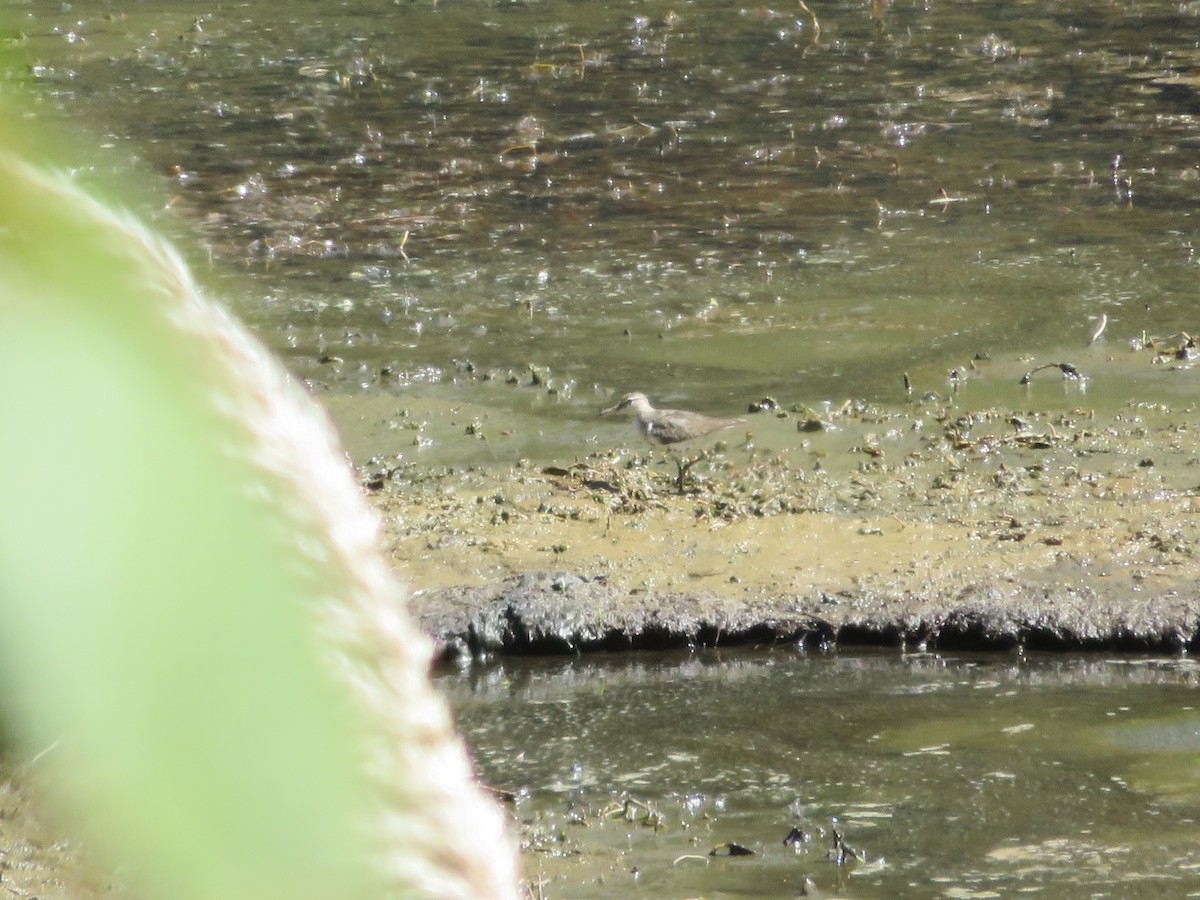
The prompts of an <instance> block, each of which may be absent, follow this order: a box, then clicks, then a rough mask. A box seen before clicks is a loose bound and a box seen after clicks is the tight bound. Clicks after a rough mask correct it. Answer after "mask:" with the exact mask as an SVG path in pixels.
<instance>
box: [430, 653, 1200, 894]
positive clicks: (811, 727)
mask: <svg viewBox="0 0 1200 900" xmlns="http://www.w3.org/2000/svg"><path fill="white" fill-rule="evenodd" d="M1198 683H1200V669H1198V668H1197V666H1196V665H1195V663H1194V662H1193V661H1191V660H1187V659H1176V660H1150V659H1141V660H1139V659H1097V658H1094V657H1093V658H1079V657H1072V658H1064V657H1060V656H1056V657H1039V656H1030V657H1025V658H1020V657H1012V656H946V655H932V654H914V655H905V656H901V655H897V654H895V653H878V654H845V653H837V654H829V655H804V654H798V653H796V652H794V651H792V650H788V649H782V650H776V651H774V652H770V653H767V652H750V651H745V652H735V653H722V652H704V653H697V654H689V655H661V656H658V655H654V656H649V655H638V656H635V657H633V658H629V657H617V658H607V659H606V658H599V659H597V658H592V659H588V660H586V661H582V660H565V661H525V660H508V661H504V662H502V663H498V664H496V665H494V666H489V667H486V668H482V669H477V670H472V671H471V672H470V673H469V675H468V676H466V677H462V676H458V675H451V676H446V677H444V678H443V680H442V682H441V684H442V686H443V688H444V689H445V690H446V691H447V692H448V693H449V694H450V696H451V698H452V700H453V702H454V704H455V706H456V709H457V717H458V721H459V723H460V725H461V727H462V728H463V729H464V730H465V732H466V734H467V737H468V742H469V743H470V744H471V746H472V747H473V749H474V754H475V758H476V760H477V763H478V765H479V767H480V769H481V772H482V775H483V777H484V779H485V781H487V782H488V783H490V784H492V785H494V786H496V787H499V788H504V789H508V790H513V791H516V792H518V793H519V796H520V799H519V801H518V803H517V805H516V809H515V814H514V815H515V819H516V820H518V821H520V822H522V823H524V826H523V828H524V831H523V833H524V836H525V838H526V840H527V841H528V842H529V844H530V845H531V849H530V850H529V852H527V854H526V869H527V873H526V874H527V876H528V877H529V878H530V880H531V881H536V880H538V879H543V880H545V882H546V883H545V885H544V889H545V895H546V896H548V897H601V896H614V895H625V894H630V893H636V894H637V896H643V897H684V896H697V895H703V896H708V897H722V896H763V897H768V896H769V897H783V896H797V895H799V894H800V892H801V890H803V889H807V890H808V891H809V896H818V897H820V896H834V895H836V896H847V897H898V896H912V897H928V896H943V897H1011V896H1016V895H1019V894H1033V895H1035V896H1053V897H1138V896H1142V897H1152V896H1174V897H1183V896H1194V895H1195V894H1196V893H1197V892H1200V851H1198V850H1197V849H1196V845H1195V835H1196V827H1197V826H1196V817H1197V814H1198V813H1200V789H1198V788H1197V784H1198V782H1197V781H1196V779H1195V774H1196V772H1195V768H1196V752H1197V750H1198V749H1200V710H1198V709H1197V707H1196V693H1195V692H1196V686H1197V684H1198ZM627 798H632V799H634V800H636V801H637V803H639V804H645V806H638V805H636V804H634V805H630V806H629V807H628V809H629V813H628V816H627V815H626V814H625V809H626V802H625V801H626V799H627ZM646 807H649V808H650V809H651V810H653V811H654V813H655V814H656V815H657V817H658V819H659V827H658V828H657V829H655V828H654V827H652V825H649V824H645V823H643V822H642V820H643V819H644V818H645V817H646V815H647V813H646ZM631 820H632V821H631ZM793 827H796V828H799V829H801V830H802V831H804V833H805V834H806V835H808V836H809V839H808V841H807V842H806V843H804V844H803V845H802V846H801V848H800V849H799V850H794V849H792V848H785V847H784V846H783V840H784V838H785V837H786V836H787V835H788V833H789V831H790V829H792V828H793ZM834 828H837V829H838V830H839V831H840V832H841V834H842V836H843V839H844V842H845V844H846V845H848V846H849V847H851V848H853V849H854V850H855V851H857V852H858V854H859V856H860V858H858V859H854V858H847V859H846V861H845V862H844V863H843V864H842V865H838V864H837V863H836V862H834V861H833V860H832V859H830V858H829V850H830V847H831V842H832V831H833V829H834ZM728 842H732V843H736V844H739V845H742V846H744V847H746V848H747V849H750V850H752V851H754V855H753V856H748V857H743V858H715V857H710V856H709V855H708V854H709V852H710V850H712V849H713V848H714V847H717V846H719V845H723V844H725V843H728Z"/></svg>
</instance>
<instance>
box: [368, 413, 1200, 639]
mask: <svg viewBox="0 0 1200 900" xmlns="http://www.w3.org/2000/svg"><path fill="white" fill-rule="evenodd" d="M1192 418H1193V416H1192V415H1191V414H1190V413H1187V412H1180V411H1178V410H1171V409H1169V408H1166V407H1164V406H1156V405H1152V404H1138V405H1131V406H1130V407H1129V408H1127V409H1125V410H1123V411H1119V412H1115V413H1112V414H1109V415H1101V414H1098V413H1096V412H1094V411H1089V410H1087V409H1085V408H1082V407H1081V408H1076V409H1072V410H1070V411H1067V412H1061V411H1060V412H1023V411H1016V410H1013V409H986V410H979V411H973V412H965V411H961V410H953V409H948V408H946V407H941V406H937V405H936V404H933V405H922V404H914V405H913V406H911V407H909V408H905V409H902V410H891V411H889V410H885V409H879V408H874V407H871V406H868V405H865V404H853V403H848V404H846V405H845V406H844V407H842V408H841V409H839V410H835V411H832V412H827V413H826V415H825V416H824V417H823V419H822V418H821V417H817V416H813V415H812V414H811V413H810V412H807V411H804V410H799V411H795V412H790V411H787V410H783V409H776V410H768V411H765V412H763V413H760V414H759V415H758V416H757V417H754V416H752V417H751V418H750V422H749V426H748V431H747V434H746V436H745V438H743V437H742V436H741V435H737V434H731V435H730V437H729V440H728V442H727V445H721V444H717V445H716V447H715V449H714V450H712V451H711V452H710V455H709V456H708V457H707V458H705V459H703V460H701V461H700V462H699V463H697V464H696V465H695V466H694V467H693V468H692V471H691V473H690V477H689V480H688V483H687V487H686V490H685V491H684V492H683V493H682V494H681V493H679V492H678V491H677V490H676V488H675V479H676V473H677V468H676V465H675V463H674V461H673V460H671V459H668V458H667V456H666V454H664V453H663V452H662V451H660V450H645V449H643V448H642V447H641V446H638V445H636V444H635V443H634V442H633V441H630V444H629V447H627V448H621V449H615V450H607V451H596V452H593V453H591V454H587V455H581V457H580V458H578V459H577V460H576V461H574V462H572V463H569V464H566V465H550V466H533V465H529V464H521V465H518V466H516V467H514V468H511V469H498V468H495V467H491V468H466V469H445V470H430V469H428V468H419V469H418V468H416V467H406V466H398V467H394V468H383V469H380V468H379V467H378V466H376V467H375V468H374V469H372V467H371V466H368V467H366V468H365V469H364V473H365V474H364V479H365V481H367V482H368V483H369V484H371V485H372V487H373V488H374V489H373V490H372V492H371V495H372V498H373V502H374V503H375V505H376V507H377V508H378V509H379V510H380V512H381V513H382V514H383V516H384V521H385V530H386V534H387V540H388V543H389V549H390V552H391V554H392V556H393V558H394V559H395V560H396V562H397V564H398V566H399V568H400V569H401V571H402V572H403V573H404V574H405V576H406V577H407V578H409V580H410V583H411V584H412V586H413V590H414V595H413V598H412V603H413V606H414V611H415V613H416V614H417V615H418V616H419V617H420V619H421V621H422V623H423V626H424V628H425V629H426V630H427V631H428V632H429V633H430V634H432V635H433V636H434V637H435V638H436V639H437V641H438V642H439V645H440V646H441V648H442V650H443V653H444V655H446V656H455V655H459V654H469V655H486V654H491V653H578V652H586V651H591V650H605V651H611V650H621V649H649V648H666V647H680V646H721V645H726V646H728V645H733V644H746V643H752V644H772V643H778V642H790V643H794V642H800V643H803V644H805V645H808V646H828V645H832V644H843V645H855V644H875V645H879V644H882V645H893V646H907V647H910V648H927V649H1000V650H1012V649H1015V648H1023V647H1024V648H1029V649H1063V650H1068V649H1071V650H1075V649H1097V650H1099V649H1113V650H1129V651H1150V652H1172V653H1175V652H1181V651H1186V650H1190V649H1192V648H1194V647H1196V646H1198V645H1200V598H1198V596H1197V595H1198V593H1200V592H1198V590H1197V585H1198V584H1200V577H1198V576H1200V568H1198V566H1197V559H1196V552H1197V545H1198V544H1197V542H1198V540H1200V520H1198V518H1197V513H1200V434H1198V432H1197V428H1196V427H1195V425H1194V424H1193V422H1192ZM810 429H811V432H810ZM797 436H799V437H797ZM779 438H782V439H784V440H785V441H788V442H790V445H791V446H792V447H793V448H794V447H795V446H799V447H800V448H801V449H799V450H796V449H792V450H790V451H787V452H783V451H777V450H776V449H773V448H772V446H771V445H772V444H773V443H775V444H781V443H783V442H784V441H781V440H778V439H779ZM797 441H799V444H797Z"/></svg>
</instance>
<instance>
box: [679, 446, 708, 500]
mask: <svg viewBox="0 0 1200 900" xmlns="http://www.w3.org/2000/svg"><path fill="white" fill-rule="evenodd" d="M704 457H705V454H703V453H701V454H700V455H699V456H693V457H692V458H691V459H688V458H687V457H686V456H678V457H676V458H675V465H676V466H678V467H679V480H678V481H677V482H675V487H676V488H677V489H678V490H679V493H681V494H682V493H683V486H684V482H685V480H686V479H687V474H688V472H690V471H691V470H692V466H694V465H695V464H696V463H698V462H700V460H702V459H704Z"/></svg>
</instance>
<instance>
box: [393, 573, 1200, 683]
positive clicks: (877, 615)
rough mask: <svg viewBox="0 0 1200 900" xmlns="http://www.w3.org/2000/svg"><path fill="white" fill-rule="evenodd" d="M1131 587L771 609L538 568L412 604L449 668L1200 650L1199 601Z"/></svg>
mask: <svg viewBox="0 0 1200 900" xmlns="http://www.w3.org/2000/svg"><path fill="white" fill-rule="evenodd" d="M1129 588H1130V590H1129V592H1128V593H1126V592H1118V593H1121V594H1122V597H1123V601H1122V602H1113V600H1112V598H1110V597H1105V596H1102V595H1100V594H1098V593H1097V592H1096V591H1095V590H1094V589H1093V588H1091V587H1088V586H1070V585H1062V586H1046V585H1027V586H1022V585H1020V584H1008V583H1006V584H1003V585H1000V586H981V585H968V586H966V587H964V588H962V589H961V590H958V591H956V592H955V593H954V595H953V596H945V597H941V598H938V597H934V598H917V597H914V596H911V595H907V594H904V595H884V594H882V593H879V592H872V591H862V592H845V593H839V594H836V595H827V594H821V595H818V596H816V597H791V598H787V597H784V598H778V599H776V600H771V601H767V600H761V599H760V600H743V599H731V598H728V597H722V596H719V595H716V594H712V593H686V592H679V593H671V592H662V593H647V592H629V591H626V590H621V589H618V588H616V587H613V586H610V585H609V584H607V583H606V582H605V581H603V580H601V579H588V578H584V577H580V576H578V575H573V574H569V573H561V572H559V573H556V572H536V573H531V574H528V575H520V576H513V577H511V578H509V579H506V580H505V581H503V582H501V583H499V584H496V585H490V586H484V587H454V588H443V589H440V590H435V591H427V592H422V593H418V594H417V595H415V596H414V597H413V601H412V602H413V610H414V612H415V613H416V614H417V615H418V616H419V617H420V621H421V625H422V628H423V630H424V631H425V632H426V633H427V634H429V635H430V636H431V637H433V638H434V640H435V642H436V644H437V648H438V658H439V660H441V661H447V660H451V659H455V658H460V657H464V656H466V657H480V656H488V655H493V654H512V655H519V654H578V653H587V652H604V651H619V650H659V649H669V648H686V647H703V646H709V647H712V646H733V645H746V644H759V645H772V644H790V645H801V646H805V647H808V648H827V647H830V646H833V645H835V644H836V645H843V646H850V645H858V646H896V647H910V648H925V649H942V650H1017V649H1021V648H1025V649H1030V650H1092V651H1096V650H1115V651H1123V652H1142V653H1182V652H1188V651H1193V650H1196V649H1197V648H1200V604H1198V603H1197V602H1196V599H1195V598H1194V597H1191V596H1188V597H1185V596H1182V595H1181V592H1179V591H1175V590H1167V591H1164V592H1162V593H1160V594H1158V595H1156V596H1145V595H1144V594H1142V593H1140V592H1139V591H1137V590H1135V589H1133V586H1132V585H1130V586H1129ZM1105 593H1106V594H1107V593H1108V592H1107V591H1106V592H1105ZM1188 593H1189V594H1190V593H1194V592H1188Z"/></svg>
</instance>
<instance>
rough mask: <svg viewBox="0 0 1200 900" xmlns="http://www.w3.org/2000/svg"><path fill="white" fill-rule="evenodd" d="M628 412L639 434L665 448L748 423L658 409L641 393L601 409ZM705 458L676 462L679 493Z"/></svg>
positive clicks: (606, 411)
mask: <svg viewBox="0 0 1200 900" xmlns="http://www.w3.org/2000/svg"><path fill="white" fill-rule="evenodd" d="M626 409H629V410H633V416H634V424H635V425H637V430H638V433H639V434H641V436H642V437H644V438H645V439H646V440H648V441H650V443H652V444H662V445H663V446H669V445H671V444H678V443H681V442H683V441H690V440H692V439H693V438H698V437H703V436H704V435H706V434H712V433H713V432H714V431H721V430H722V429H725V428H731V427H732V426H734V425H741V424H742V423H743V422H745V421H746V420H745V419H718V418H715V417H713V416H706V415H703V414H702V413H698V412H692V411H691V410H687V409H655V408H654V407H653V406H651V405H650V400H649V399H648V398H647V397H646V395H645V394H643V393H640V392H637V391H635V392H633V393H631V394H626V395H625V396H624V397H622V398H621V401H620V402H619V403H618V404H617V405H616V406H610V407H609V408H608V409H602V410H600V415H602V416H606V415H608V414H609V413H614V412H621V411H623V410H626ZM702 458H703V454H701V455H700V456H697V457H694V458H692V459H682V458H681V459H679V460H677V461H676V465H678V466H679V481H678V482H677V485H678V487H679V493H681V494H682V493H683V480H684V478H685V477H686V475H687V473H688V470H689V469H690V468H691V467H692V466H694V465H695V464H696V463H697V462H699V461H700V460H701V459H702Z"/></svg>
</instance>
